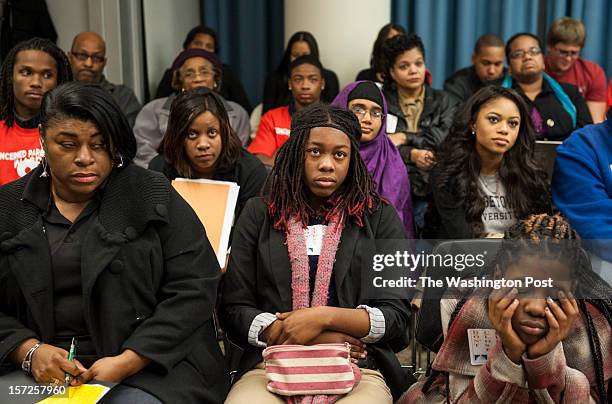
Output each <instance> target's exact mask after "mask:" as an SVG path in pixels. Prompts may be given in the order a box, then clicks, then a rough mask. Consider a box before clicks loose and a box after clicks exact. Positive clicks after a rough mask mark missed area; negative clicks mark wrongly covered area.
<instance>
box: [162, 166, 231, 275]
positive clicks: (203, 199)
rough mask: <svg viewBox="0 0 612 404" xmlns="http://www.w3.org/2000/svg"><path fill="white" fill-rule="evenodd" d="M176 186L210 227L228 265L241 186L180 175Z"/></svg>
mask: <svg viewBox="0 0 612 404" xmlns="http://www.w3.org/2000/svg"><path fill="white" fill-rule="evenodd" d="M172 186H174V188H175V189H176V190H177V192H178V193H179V194H180V195H181V196H182V197H183V199H185V200H186V201H187V203H189V205H190V206H191V207H192V209H193V210H194V211H195V213H196V215H198V217H199V218H200V221H201V222H202V224H203V225H204V228H205V229H206V235H207V236H208V240H209V241H210V244H211V245H212V247H213V249H214V250H215V253H216V255H217V260H218V261H219V266H220V267H221V268H223V267H225V259H226V256H227V249H228V246H229V238H230V233H231V230H232V224H233V222H234V209H235V208H236V203H237V202H238V192H239V191H240V187H239V186H238V184H236V183H235V182H226V181H213V180H191V179H186V178H177V179H175V180H174V181H172Z"/></svg>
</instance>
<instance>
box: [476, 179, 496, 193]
mask: <svg viewBox="0 0 612 404" xmlns="http://www.w3.org/2000/svg"><path fill="white" fill-rule="evenodd" d="M492 177H494V178H497V180H496V181H495V191H494V190H492V189H491V188H489V186H488V185H487V181H486V180H485V176H484V175H482V174H480V175H479V176H478V180H479V181H480V184H481V185H482V186H483V187H484V188H485V189H486V190H487V191H489V193H491V194H493V195H497V194H498V192H499V177H497V175H495V176H492Z"/></svg>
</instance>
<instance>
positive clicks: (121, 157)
mask: <svg viewBox="0 0 612 404" xmlns="http://www.w3.org/2000/svg"><path fill="white" fill-rule="evenodd" d="M118 156H119V162H117V168H121V167H123V156H122V155H121V154H118Z"/></svg>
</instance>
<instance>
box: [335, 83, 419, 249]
mask: <svg viewBox="0 0 612 404" xmlns="http://www.w3.org/2000/svg"><path fill="white" fill-rule="evenodd" d="M331 105H333V106H336V107H340V108H347V109H348V110H349V111H351V112H352V113H353V114H355V116H356V117H357V119H358V120H359V124H360V126H361V141H360V142H359V154H360V155H361V158H362V159H363V161H364V163H365V164H366V167H367V168H368V172H369V173H370V175H371V176H372V178H373V179H374V182H375V184H376V190H377V191H378V193H379V194H380V195H381V196H382V197H383V198H385V199H386V200H387V201H389V203H390V204H391V205H393V207H394V208H395V210H396V211H397V213H398V215H399V217H400V219H401V220H402V223H403V224H404V228H405V229H406V237H408V238H414V223H413V220H412V199H411V197H410V180H409V179H408V173H407V171H406V167H405V166H404V162H403V161H402V156H400V154H399V152H398V151H397V148H396V147H395V146H394V145H393V143H392V142H391V140H390V139H389V138H388V137H387V136H386V133H387V132H386V123H385V118H386V113H387V102H386V101H385V96H384V95H383V93H382V91H381V90H380V88H378V86H377V85H376V84H375V83H374V82H373V81H356V82H354V83H351V84H349V85H347V86H346V87H344V89H342V91H340V94H338V96H336V98H335V99H334V101H333V102H332V104H331Z"/></svg>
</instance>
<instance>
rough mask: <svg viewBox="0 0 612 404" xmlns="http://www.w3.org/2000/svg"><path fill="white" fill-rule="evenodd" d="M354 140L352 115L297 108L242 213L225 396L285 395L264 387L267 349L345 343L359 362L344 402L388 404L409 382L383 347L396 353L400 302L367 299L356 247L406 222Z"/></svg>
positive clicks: (225, 303)
mask: <svg viewBox="0 0 612 404" xmlns="http://www.w3.org/2000/svg"><path fill="white" fill-rule="evenodd" d="M360 138H361V128H360V126H359V122H358V121H357V118H356V117H355V115H354V114H353V113H352V112H348V111H345V110H342V109H339V108H335V107H329V106H326V105H324V104H315V105H312V106H310V107H307V108H305V109H303V110H301V111H299V112H297V113H296V115H295V116H294V119H293V122H292V126H291V137H290V138H289V140H288V141H287V142H286V143H285V144H284V145H283V147H282V148H281V149H280V151H279V153H278V155H277V157H276V164H275V165H274V168H273V169H272V173H271V176H272V184H271V191H270V194H269V197H267V198H266V199H263V198H254V199H251V200H250V201H249V202H248V203H247V205H246V207H245V208H244V210H243V212H242V215H241V216H240V218H239V220H238V223H237V224H236V227H235V228H234V240H233V243H232V253H231V257H230V262H229V268H228V270H227V273H226V278H225V281H224V286H223V291H222V298H221V306H220V311H219V314H220V319H221V323H222V324H223V326H224V330H226V332H227V335H228V337H229V339H230V340H232V341H233V342H234V343H236V344H238V345H240V346H241V347H242V348H243V349H244V355H243V356H242V359H241V362H240V365H239V368H238V376H239V379H238V381H237V382H236V383H235V384H234V386H233V387H232V390H231V391H230V393H229V396H228V398H227V401H226V403H245V402H258V403H259V402H261V403H263V402H265V403H276V402H278V403H283V402H285V400H283V398H282V397H281V396H276V395H274V394H272V393H270V392H268V391H267V390H266V377H265V372H264V370H263V368H262V364H261V360H262V357H261V355H262V354H261V351H262V347H265V346H266V344H267V345H280V344H298V345H313V344H319V343H331V342H336V343H338V342H340V343H343V342H345V341H346V342H349V343H350V344H351V345H352V346H353V357H354V358H359V359H363V358H365V359H366V360H365V361H364V362H363V363H362V362H361V361H360V362H359V365H360V366H363V367H364V368H363V369H362V372H363V379H362V381H361V382H360V383H359V384H358V385H357V387H356V388H355V389H353V390H352V391H351V392H350V393H348V395H347V396H346V398H342V400H343V402H347V403H349V402H359V403H361V402H364V403H365V402H367V403H373V402H376V403H391V402H392V393H393V395H394V396H395V397H396V398H397V394H398V393H399V394H401V391H402V390H403V389H404V388H405V387H407V386H402V385H401V382H400V383H399V385H398V384H394V383H393V382H392V380H396V381H397V380H400V381H402V382H403V381H404V380H406V379H405V377H404V376H403V373H402V371H401V368H400V366H399V362H397V359H396V358H395V355H394V354H393V350H392V348H391V346H394V347H397V348H401V347H398V345H394V342H395V341H400V340H401V341H403V340H404V336H405V333H406V327H407V322H408V317H409V308H408V302H407V300H402V299H397V298H396V299H388V298H384V297H382V296H380V293H379V294H378V297H377V298H372V297H371V296H368V293H367V291H365V290H364V289H363V288H362V286H361V285H362V284H361V278H362V276H365V273H364V269H363V260H365V259H366V253H365V251H368V250H369V248H370V247H373V246H374V243H375V241H377V240H381V239H403V238H405V235H404V227H403V225H402V223H401V221H400V220H399V217H398V215H397V213H396V211H395V209H394V208H393V207H392V206H391V205H388V204H387V203H386V202H383V201H382V200H381V198H380V197H379V195H378V194H377V193H376V191H375V185H374V183H373V182H372V179H371V178H370V175H369V174H368V171H367V168H366V166H365V164H364V163H363V161H362V160H361V157H360V156H359V139H360ZM275 313H276V314H275ZM382 324H384V326H383V325H382ZM364 343H367V344H368V346H367V356H366V352H365V349H364ZM368 358H370V360H367V359H368ZM381 372H382V373H383V375H384V379H383V375H381ZM387 386H389V387H387ZM389 390H391V392H390V391H389ZM353 400H356V401H353Z"/></svg>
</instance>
